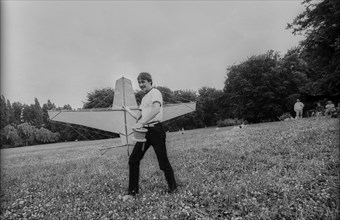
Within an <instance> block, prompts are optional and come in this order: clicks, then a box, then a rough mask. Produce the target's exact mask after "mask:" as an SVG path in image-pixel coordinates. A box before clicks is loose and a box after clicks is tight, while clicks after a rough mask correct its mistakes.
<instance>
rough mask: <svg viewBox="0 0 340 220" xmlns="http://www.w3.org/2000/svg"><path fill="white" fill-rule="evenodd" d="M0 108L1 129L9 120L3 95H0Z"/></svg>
mask: <svg viewBox="0 0 340 220" xmlns="http://www.w3.org/2000/svg"><path fill="white" fill-rule="evenodd" d="M0 108H1V129H3V128H4V127H5V126H6V125H8V122H9V117H8V108H7V105H6V99H5V97H4V96H3V95H2V96H1V103H0Z"/></svg>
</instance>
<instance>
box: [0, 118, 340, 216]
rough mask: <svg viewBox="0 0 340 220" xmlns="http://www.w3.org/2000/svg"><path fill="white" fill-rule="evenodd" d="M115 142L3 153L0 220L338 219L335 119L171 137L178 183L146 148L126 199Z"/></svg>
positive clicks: (122, 154)
mask: <svg viewBox="0 0 340 220" xmlns="http://www.w3.org/2000/svg"><path fill="white" fill-rule="evenodd" d="M113 144H115V145H118V144H119V140H118V139H111V140H100V141H86V142H72V143H70V142H69V143H61V144H49V145H39V146H31V147H23V148H15V149H4V150H1V215H0V217H1V219H233V220H241V219H301V220H302V219H313V220H315V219H333V220H336V219H339V207H340V204H339V167H340V166H339V119H330V118H308V119H301V120H292V121H284V122H273V123H263V124H254V125H249V126H246V127H245V128H242V129H239V128H234V129H232V128H230V127H229V128H220V129H218V130H217V129H215V128H206V129H197V130H191V131H186V132H185V133H184V134H183V135H182V134H178V133H168V137H167V147H168V154H169V158H170V161H171V163H172V166H173V168H174V170H175V175H176V178H177V180H178V182H179V184H180V188H179V191H178V192H176V193H175V194H167V193H166V189H167V186H166V181H165V178H164V176H163V173H162V172H161V171H160V170H159V168H158V164H157V160H156V156H155V154H154V151H153V149H152V148H150V149H149V151H148V152H147V154H146V155H145V158H144V159H143V161H142V163H141V178H140V187H141V192H140V195H138V196H137V197H136V198H135V199H131V200H125V198H124V195H125V194H126V189H127V183H128V156H127V149H126V148H115V149H112V150H110V151H109V152H107V153H106V154H104V155H101V154H100V152H99V150H98V149H99V148H100V147H102V146H110V145H113Z"/></svg>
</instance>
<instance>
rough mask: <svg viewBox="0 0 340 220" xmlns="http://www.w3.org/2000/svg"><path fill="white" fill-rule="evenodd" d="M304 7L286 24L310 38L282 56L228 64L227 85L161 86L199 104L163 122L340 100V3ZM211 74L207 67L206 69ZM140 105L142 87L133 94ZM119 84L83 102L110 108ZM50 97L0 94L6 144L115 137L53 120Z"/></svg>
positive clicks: (252, 117)
mask: <svg viewBox="0 0 340 220" xmlns="http://www.w3.org/2000/svg"><path fill="white" fill-rule="evenodd" d="M303 4H304V5H305V7H306V10H305V11H304V12H303V13H301V14H299V15H298V16H297V17H296V18H295V19H294V20H293V21H292V22H291V23H289V24H288V25H287V29H290V30H291V31H292V33H293V34H302V35H304V36H305V39H304V40H303V41H301V42H300V44H299V45H298V46H297V47H295V48H292V49H290V50H288V51H287V53H286V54H285V55H283V56H281V55H280V54H279V53H278V52H275V51H274V50H269V51H267V52H265V53H264V54H259V55H252V56H250V57H248V58H247V59H245V60H244V61H243V62H240V63H239V64H235V65H231V66H228V67H227V68H226V73H225V76H226V78H225V82H224V88H223V89H221V90H219V89H215V88H210V87H202V88H200V89H198V91H191V90H177V91H172V90H171V89H170V88H167V87H164V86H158V87H157V88H158V89H159V90H160V91H161V92H162V94H163V99H164V102H165V103H169V104H170V103H179V102H190V101H195V102H197V109H196V111H195V112H194V113H191V114H188V115H184V116H181V117H179V118H176V119H173V120H171V121H169V122H166V123H164V125H165V127H166V129H167V130H169V131H176V130H179V129H182V128H184V129H194V128H203V127H207V126H216V125H217V126H228V125H235V124H240V123H258V122H266V121H275V120H278V117H279V116H281V115H282V114H284V113H287V112H289V113H291V114H292V115H294V111H293V105H294V103H295V101H296V99H297V98H299V99H300V100H302V101H303V102H304V103H305V112H307V111H308V110H311V109H314V108H315V105H316V102H318V101H319V102H321V103H322V104H324V102H326V101H327V100H332V101H333V102H335V103H339V101H340V99H339V95H340V93H339V88H340V85H339V83H340V79H339V77H340V71H339V62H340V57H339V56H340V35H339V33H340V19H339V18H340V17H339V16H340V15H339V13H338V12H339V11H340V1H336V0H325V1H322V2H318V3H315V2H312V1H311V0H306V1H304V2H303ZM207 74H209V73H207ZM135 96H136V100H137V102H138V103H139V102H140V101H141V99H142V97H143V93H141V91H136V92H135ZM113 97H114V90H113V89H112V88H104V89H96V90H95V91H92V92H89V93H88V94H87V101H86V102H85V103H84V105H83V108H85V109H91V108H108V107H112V103H113ZM51 109H57V110H60V109H72V107H71V106H70V105H68V104H67V105H64V106H63V107H56V106H55V105H54V104H53V103H52V102H51V101H50V100H48V101H47V103H45V104H43V105H42V106H41V105H40V103H39V101H38V99H36V98H35V100H34V104H31V105H26V104H21V103H20V102H14V103H11V102H10V101H9V100H6V98H5V97H4V96H2V97H1V146H2V147H13V146H15V147H17V146H25V145H31V144H42V143H52V142H60V141H74V140H85V139H90V140H95V139H103V138H109V137H117V134H113V133H110V132H103V131H99V130H96V129H92V128H87V127H84V126H78V125H68V124H63V123H57V122H53V121H51V120H49V118H48V114H47V111H48V110H51Z"/></svg>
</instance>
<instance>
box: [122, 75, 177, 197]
mask: <svg viewBox="0 0 340 220" xmlns="http://www.w3.org/2000/svg"><path fill="white" fill-rule="evenodd" d="M137 80H138V84H139V87H140V88H141V90H142V91H143V92H144V93H145V95H144V97H143V99H142V102H141V105H140V106H139V110H140V111H139V112H138V113H137V114H135V113H134V112H132V111H131V110H130V109H129V108H128V107H124V108H125V109H126V111H127V112H129V113H130V114H131V115H132V116H133V117H135V118H136V119H137V124H135V125H134V126H133V128H135V129H138V128H143V127H144V128H147V129H148V131H147V133H146V136H145V138H146V142H145V145H144V143H142V142H137V143H136V144H135V146H134V148H133V151H132V153H131V155H130V158H129V188H128V195H127V196H130V197H131V196H135V195H136V194H138V192H139V165H140V161H141V160H142V159H143V157H144V155H145V153H146V151H147V150H148V149H149V147H150V146H151V145H152V146H153V149H154V151H155V153H156V156H157V160H158V164H159V167H160V169H161V170H162V171H163V172H164V175H165V179H166V181H167V183H168V187H169V188H168V192H169V193H172V192H174V191H175V190H176V189H177V184H176V180H175V176H174V172H173V169H172V167H171V165H170V162H169V159H168V156H167V151H166V145H165V138H166V133H165V129H164V128H163V125H162V123H161V121H162V120H163V118H162V117H163V97H162V93H161V92H160V91H159V90H158V89H156V88H154V87H153V86H152V78H151V75H150V74H149V73H146V72H142V73H140V74H139V75H138V78H137ZM143 146H144V147H143Z"/></svg>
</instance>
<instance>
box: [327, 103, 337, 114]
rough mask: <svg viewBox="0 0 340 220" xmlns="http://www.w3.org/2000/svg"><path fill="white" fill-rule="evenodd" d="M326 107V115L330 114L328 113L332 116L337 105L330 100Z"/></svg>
mask: <svg viewBox="0 0 340 220" xmlns="http://www.w3.org/2000/svg"><path fill="white" fill-rule="evenodd" d="M325 108H326V111H325V115H326V116H328V115H330V116H332V115H333V113H335V112H336V109H335V105H334V104H333V102H332V101H330V100H329V101H328V102H327V104H326V107H325Z"/></svg>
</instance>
